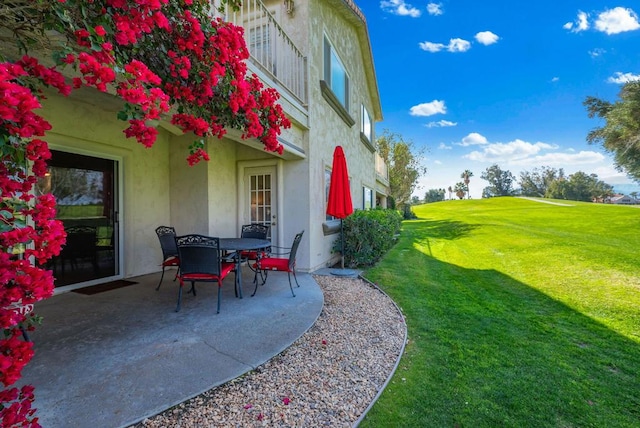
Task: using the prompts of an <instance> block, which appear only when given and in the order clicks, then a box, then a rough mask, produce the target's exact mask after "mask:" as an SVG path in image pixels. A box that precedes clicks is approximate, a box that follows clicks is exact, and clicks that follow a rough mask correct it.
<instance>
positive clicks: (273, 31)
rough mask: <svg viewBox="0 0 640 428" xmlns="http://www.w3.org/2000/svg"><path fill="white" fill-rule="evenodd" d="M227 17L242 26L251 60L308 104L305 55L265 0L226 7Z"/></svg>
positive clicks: (300, 100) (304, 103)
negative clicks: (265, 4) (233, 7)
mask: <svg viewBox="0 0 640 428" xmlns="http://www.w3.org/2000/svg"><path fill="white" fill-rule="evenodd" d="M226 20H227V21H229V22H232V23H234V24H235V25H239V26H241V27H243V28H244V38H245V42H246V44H247V47H248V48H249V53H250V54H251V60H252V62H253V63H254V64H256V65H257V66H258V67H259V69H260V70H261V71H262V72H264V73H266V74H267V75H269V76H270V77H271V78H273V80H274V81H275V82H277V83H278V84H279V85H281V86H282V88H284V89H286V90H287V91H288V92H289V93H290V94H291V95H293V96H294V97H295V98H297V99H298V101H299V102H300V103H301V104H303V105H307V98H308V95H307V57H306V56H304V55H302V53H301V52H300V50H299V49H298V48H297V47H296V45H295V44H294V43H293V41H291V39H290V38H289V36H287V34H286V33H285V32H284V29H283V28H282V27H281V26H280V24H279V23H278V22H277V21H276V19H275V18H274V16H273V15H272V14H271V12H269V10H268V9H267V8H266V7H265V6H264V4H263V3H262V2H261V1H260V0H246V1H244V2H243V4H242V7H241V8H240V10H238V11H233V10H232V9H231V8H229V9H228V11H227V15H226ZM282 88H276V89H278V90H281V89H282Z"/></svg>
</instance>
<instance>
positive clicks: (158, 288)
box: [156, 266, 178, 291]
mask: <svg viewBox="0 0 640 428" xmlns="http://www.w3.org/2000/svg"><path fill="white" fill-rule="evenodd" d="M177 276H178V275H177V274H176V277H177ZM162 278H164V266H162V275H160V282H159V283H158V286H157V287H156V291H158V290H160V286H161V285H162ZM174 281H175V279H174Z"/></svg>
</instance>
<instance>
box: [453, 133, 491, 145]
mask: <svg viewBox="0 0 640 428" xmlns="http://www.w3.org/2000/svg"><path fill="white" fill-rule="evenodd" d="M457 144H458V145H459V146H462V147H467V146H481V145H484V144H489V141H487V139H486V138H485V137H484V136H483V135H481V134H478V133H477V132H472V133H471V134H469V135H467V136H466V137H464V138H463V139H462V141H461V142H459V143H457Z"/></svg>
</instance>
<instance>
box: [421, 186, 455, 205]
mask: <svg viewBox="0 0 640 428" xmlns="http://www.w3.org/2000/svg"><path fill="white" fill-rule="evenodd" d="M449 188H451V187H449ZM445 193H446V192H445V190H444V189H429V190H428V191H427V193H426V194H425V195H424V202H425V203H427V204H428V203H429V202H440V201H444V195H445Z"/></svg>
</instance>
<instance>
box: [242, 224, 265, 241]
mask: <svg viewBox="0 0 640 428" xmlns="http://www.w3.org/2000/svg"><path fill="white" fill-rule="evenodd" d="M270 227H271V226H269V225H266V224H261V223H251V224H245V225H243V226H242V230H241V231H240V237H241V238H256V239H268V238H267V236H268V235H269V228H270Z"/></svg>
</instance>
